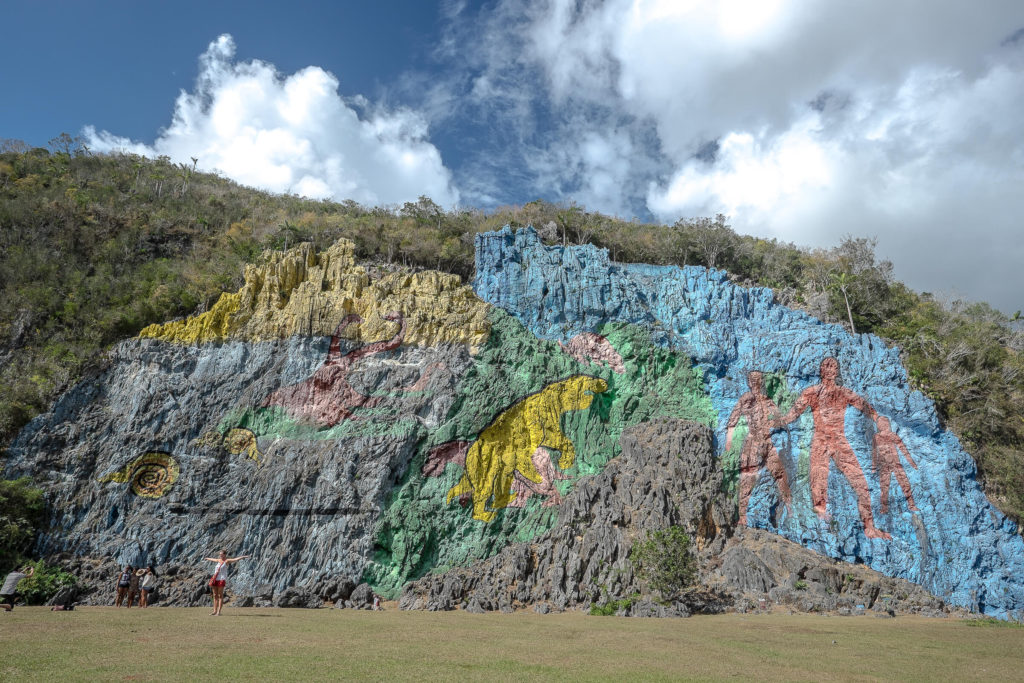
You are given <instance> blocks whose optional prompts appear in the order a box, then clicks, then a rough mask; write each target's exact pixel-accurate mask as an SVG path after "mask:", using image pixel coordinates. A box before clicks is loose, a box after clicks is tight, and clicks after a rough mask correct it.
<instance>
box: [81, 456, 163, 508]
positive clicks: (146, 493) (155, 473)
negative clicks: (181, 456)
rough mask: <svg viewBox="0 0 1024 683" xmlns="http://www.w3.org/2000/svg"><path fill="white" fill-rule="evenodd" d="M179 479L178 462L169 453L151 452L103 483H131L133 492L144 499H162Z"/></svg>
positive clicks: (104, 479)
mask: <svg viewBox="0 0 1024 683" xmlns="http://www.w3.org/2000/svg"><path fill="white" fill-rule="evenodd" d="M177 478H178V462H177V461H176V460H175V459H174V458H172V457H171V456H170V455H169V454H167V453H162V452H160V451H150V452H149V453H144V454H143V455H140V456H139V457H137V458H135V460H132V461H131V462H130V463H128V464H127V465H125V466H124V467H122V468H121V469H120V470H118V471H117V472H114V473H113V474H108V475H107V476H105V477H103V478H102V479H100V481H101V482H104V483H106V482H111V481H112V482H116V483H118V484H125V483H130V484H131V486H132V491H133V492H134V493H135V495H137V496H141V497H143V498H160V497H161V496H163V495H164V494H165V493H167V492H168V491H169V490H170V489H171V487H172V486H173V485H174V481H175V480H176V479H177Z"/></svg>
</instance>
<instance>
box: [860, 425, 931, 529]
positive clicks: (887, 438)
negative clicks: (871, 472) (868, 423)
mask: <svg viewBox="0 0 1024 683" xmlns="http://www.w3.org/2000/svg"><path fill="white" fill-rule="evenodd" d="M875 421H876V422H877V423H878V431H877V432H875V436H874V437H873V438H872V440H871V446H872V448H871V464H872V466H873V467H874V468H875V473H876V474H877V475H878V485H879V487H880V488H881V496H880V503H881V505H880V508H881V511H882V514H883V515H885V514H888V513H889V486H890V482H891V477H893V476H895V477H896V481H897V482H898V483H899V485H900V489H902V490H903V495H904V496H905V497H906V499H907V507H908V508H909V509H910V511H911V512H920V511H919V510H918V509H917V506H916V505H915V504H914V493H913V491H911V490H910V481H909V480H908V479H907V472H906V470H904V469H903V465H902V464H901V463H900V453H902V454H903V455H904V457H906V459H907V462H909V463H910V466H911V467H913V468H914V469H915V470H916V469H917V463H916V462H914V458H912V457H911V456H910V450H908V449H907V446H906V444H905V443H903V439H901V438H900V437H898V436H896V434H894V433H893V431H892V425H891V424H890V423H889V418H887V417H883V416H881V415H879V416H878V419H877V420H875Z"/></svg>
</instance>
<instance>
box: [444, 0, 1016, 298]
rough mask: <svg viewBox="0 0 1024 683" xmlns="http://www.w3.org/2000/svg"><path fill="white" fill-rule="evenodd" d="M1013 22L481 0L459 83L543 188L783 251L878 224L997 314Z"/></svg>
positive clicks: (882, 246) (917, 266) (1009, 256)
mask: <svg viewBox="0 0 1024 683" xmlns="http://www.w3.org/2000/svg"><path fill="white" fill-rule="evenodd" d="M1022 26H1024V5H1022V4H1021V3H1020V2H1019V1H1018V0H991V1H989V2H986V3H984V4H982V5H978V4H971V3H963V2H960V1H959V0H936V1H935V2H930V3H926V4H922V3H920V2H917V1H916V0H885V1H883V0H862V1H861V2H857V3H825V2H818V1H816V0H605V1H602V2H599V1H597V0H545V1H542V2H529V3H527V2H525V0H502V1H501V2H499V3H498V5H497V6H496V7H495V8H494V10H493V11H492V12H491V13H490V14H485V17H484V20H483V23H482V24H477V25H475V26H473V27H472V29H471V30H474V31H476V32H477V35H478V36H479V35H482V36H483V37H482V38H479V39H478V40H476V41H474V44H473V47H472V48H469V47H467V48H466V50H467V51H468V50H470V49H472V50H473V51H474V53H475V54H474V55H473V56H472V57H471V58H469V59H468V62H469V63H470V64H471V69H472V73H473V78H476V79H477V82H478V84H479V83H485V82H486V83H488V84H501V86H502V89H503V90H502V92H499V93H496V92H495V91H494V89H493V88H489V89H486V90H484V89H482V88H480V89H479V90H478V91H472V90H469V91H467V93H466V96H467V99H468V100H470V101H471V102H473V101H475V102H477V106H478V107H480V108H481V110H482V111H484V112H486V114H487V115H488V116H491V117H495V118H496V120H500V121H501V122H502V124H503V125H504V126H506V127H509V128H515V129H517V130H519V131H520V135H521V136H522V138H523V141H524V146H525V147H528V148H529V149H530V155H529V163H528V165H527V166H528V168H530V169H531V170H532V172H533V174H534V177H533V180H534V185H533V187H535V188H552V189H553V190H554V191H555V192H554V193H555V195H556V197H558V196H560V197H563V198H566V199H568V198H573V199H577V200H581V201H583V202H584V203H585V205H586V206H587V208H589V209H598V210H604V211H611V212H614V213H620V212H622V210H623V207H628V206H636V205H637V203H638V202H639V203H642V204H645V205H646V207H647V209H648V210H649V211H650V212H651V213H652V214H653V215H654V216H656V217H657V218H659V219H662V220H665V221H668V222H671V221H674V220H675V219H676V218H679V217H680V216H690V215H709V214H712V215H713V214H715V213H719V212H722V213H726V214H727V215H730V216H731V219H732V223H733V225H734V226H735V227H736V228H737V229H738V230H739V231H741V232H746V233H751V234H760V235H765V236H773V237H778V238H781V239H783V240H787V241H794V242H797V243H799V244H804V245H815V246H817V245H821V246H831V245H834V244H836V243H837V242H838V241H839V239H840V238H841V236H842V235H843V234H845V233H852V234H855V235H877V236H878V237H879V251H880V252H881V255H882V256H884V257H887V258H890V259H892V260H893V261H894V262H895V264H896V266H897V271H896V272H897V276H899V277H901V278H903V279H905V280H907V281H908V283H909V284H911V285H912V286H914V287H916V288H918V289H927V290H931V291H944V292H951V293H953V294H956V295H961V296H967V297H970V298H977V299H985V300H989V301H991V302H993V303H994V304H996V305H997V306H1000V307H1002V308H1004V309H1006V310H1011V311H1012V310H1014V309H1016V308H1024V300H1022V294H1021V292H1024V270H1022V269H1020V268H1019V264H1020V263H1021V261H1022V258H1024V251H1022V250H1021V248H1020V247H1017V246H1016V245H1017V244H1018V242H1019V241H1020V240H1019V238H1018V234H1019V232H1020V224H1021V217H1022V216H1024V212H1022V209H1024V199H1022V198H1021V195H1024V193H1021V192H1020V188H1021V187H1024V185H1022V182H1024V116H1021V115H1020V102H1022V101H1024V39H1021V38H1019V37H1018V38H1017V39H1013V40H1007V38H1008V37H1009V36H1011V35H1013V34H1014V32H1015V31H1017V30H1018V29H1020V28H1021V27H1022ZM1017 35H1018V36H1019V33H1018V34H1017ZM481 45H482V46H484V47H482V48H481V47H479V46H481ZM487 46H492V47H487ZM493 46H497V47H493ZM462 56H463V57H464V58H465V54H463V55H462ZM488 100H491V103H490V105H488ZM495 102H497V103H495ZM506 103H508V104H506ZM502 105H504V106H503V108H502ZM716 146H717V149H716ZM711 150H715V151H714V153H713V154H712V153H710V151H711Z"/></svg>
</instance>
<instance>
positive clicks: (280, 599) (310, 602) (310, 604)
mask: <svg viewBox="0 0 1024 683" xmlns="http://www.w3.org/2000/svg"><path fill="white" fill-rule="evenodd" d="M323 604H324V602H323V600H321V599H320V598H319V597H317V596H316V595H314V594H313V593H312V592H310V591H307V590H303V589H301V588H288V589H285V590H284V591H283V592H281V594H279V595H278V596H277V597H276V598H275V600H274V606H275V607H305V608H309V609H317V608H319V607H322V606H323Z"/></svg>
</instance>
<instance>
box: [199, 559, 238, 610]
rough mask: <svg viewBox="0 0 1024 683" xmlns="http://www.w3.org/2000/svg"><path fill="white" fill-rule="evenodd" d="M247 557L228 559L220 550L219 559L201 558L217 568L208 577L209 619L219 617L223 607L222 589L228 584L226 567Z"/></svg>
mask: <svg viewBox="0 0 1024 683" xmlns="http://www.w3.org/2000/svg"><path fill="white" fill-rule="evenodd" d="M247 557H249V555H239V556H238V557H228V551H226V550H221V551H220V557H204V558H203V559H204V560H206V561H207V562H216V563H217V567H216V568H215V569H214V570H213V576H211V577H210V588H211V589H212V591H213V611H212V612H210V616H211V617H219V616H220V611H221V609H223V607H224V588H225V586H227V584H228V565H230V564H234V563H235V562H238V561H239V560H244V559H245V558H247Z"/></svg>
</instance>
